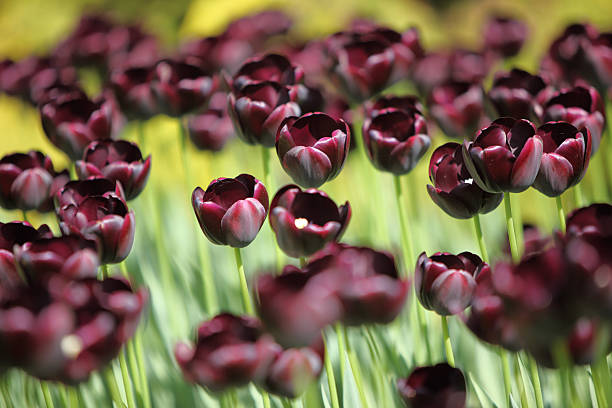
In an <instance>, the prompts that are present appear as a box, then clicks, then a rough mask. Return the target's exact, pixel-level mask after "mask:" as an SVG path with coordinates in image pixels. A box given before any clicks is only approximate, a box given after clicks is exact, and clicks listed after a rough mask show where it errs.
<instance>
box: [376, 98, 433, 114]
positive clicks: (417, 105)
mask: <svg viewBox="0 0 612 408" xmlns="http://www.w3.org/2000/svg"><path fill="white" fill-rule="evenodd" d="M365 108H366V112H367V113H366V114H367V116H368V117H372V118H373V117H374V116H377V115H378V114H379V113H380V112H381V111H384V110H385V109H387V108H395V109H400V110H404V111H410V110H412V109H416V110H417V111H419V112H424V109H423V104H422V103H421V101H420V100H419V97H418V96H414V95H403V96H396V95H383V96H381V97H380V98H377V99H376V100H375V101H374V102H366V104H365Z"/></svg>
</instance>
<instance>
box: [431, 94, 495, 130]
mask: <svg viewBox="0 0 612 408" xmlns="http://www.w3.org/2000/svg"><path fill="white" fill-rule="evenodd" d="M429 104H430V108H429V111H430V113H431V116H432V117H433V118H434V120H435V121H436V124H437V125H438V126H439V127H440V129H442V131H443V132H444V134H446V135H447V136H448V137H451V138H455V139H463V138H465V137H466V136H468V135H471V134H473V133H474V132H475V131H476V130H477V129H478V128H479V127H480V126H481V123H482V121H483V120H484V108H483V91H482V87H481V86H480V85H478V84H472V83H468V82H463V83H460V82H455V83H447V84H443V85H439V86H436V87H435V88H433V90H432V91H431V94H430V97H429Z"/></svg>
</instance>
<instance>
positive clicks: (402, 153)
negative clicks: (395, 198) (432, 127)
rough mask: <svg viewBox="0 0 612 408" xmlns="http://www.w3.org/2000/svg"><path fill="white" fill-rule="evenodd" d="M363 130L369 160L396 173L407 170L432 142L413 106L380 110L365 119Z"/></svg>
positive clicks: (379, 167) (421, 117)
mask: <svg viewBox="0 0 612 408" xmlns="http://www.w3.org/2000/svg"><path fill="white" fill-rule="evenodd" d="M362 131H363V144H364V145H365V148H366V151H367V152H368V157H369V158H370V161H371V162H372V163H373V164H374V166H375V167H376V168H378V169H380V170H383V171H388V172H391V173H393V174H397V175H400V174H406V173H408V172H410V171H411V170H412V169H413V168H414V166H416V165H417V163H418V162H419V160H420V159H421V157H423V155H424V154H425V152H426V151H427V149H429V146H430V145H431V140H430V138H429V135H428V134H427V123H426V122H425V117H424V116H423V115H422V114H421V113H420V112H419V111H418V110H416V109H414V108H412V109H408V110H404V109H396V108H387V109H383V110H380V111H378V112H377V114H376V115H374V116H372V117H366V118H365V120H364V122H363V129H362Z"/></svg>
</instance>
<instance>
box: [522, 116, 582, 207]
mask: <svg viewBox="0 0 612 408" xmlns="http://www.w3.org/2000/svg"><path fill="white" fill-rule="evenodd" d="M537 134H538V136H539V137H540V138H541V139H542V142H543V146H544V148H543V154H542V159H541V162H540V170H539V172H538V176H537V177H536V179H535V181H534V183H533V187H534V188H535V189H536V190H538V191H539V192H541V193H542V194H545V195H547V196H549V197H557V196H559V195H561V194H562V193H563V192H564V191H565V190H567V189H568V188H570V187H572V186H574V185H576V184H578V183H579V182H580V180H582V177H584V174H585V173H586V170H587V167H588V165H589V160H590V158H591V134H590V133H589V131H588V129H586V128H582V130H578V129H576V128H575V127H574V126H572V125H570V124H569V123H567V122H548V123H546V124H544V125H542V126H540V127H539V128H538V132H537Z"/></svg>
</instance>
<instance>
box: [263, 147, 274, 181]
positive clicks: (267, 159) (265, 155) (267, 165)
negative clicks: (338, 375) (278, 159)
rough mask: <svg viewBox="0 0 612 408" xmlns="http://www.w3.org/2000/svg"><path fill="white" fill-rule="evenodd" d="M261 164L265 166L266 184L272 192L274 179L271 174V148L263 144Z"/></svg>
mask: <svg viewBox="0 0 612 408" xmlns="http://www.w3.org/2000/svg"><path fill="white" fill-rule="evenodd" d="M261 164H262V167H263V175H264V179H263V182H264V185H265V186H266V189H267V190H268V191H270V192H272V180H271V175H270V149H268V148H267V147H265V146H261Z"/></svg>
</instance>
